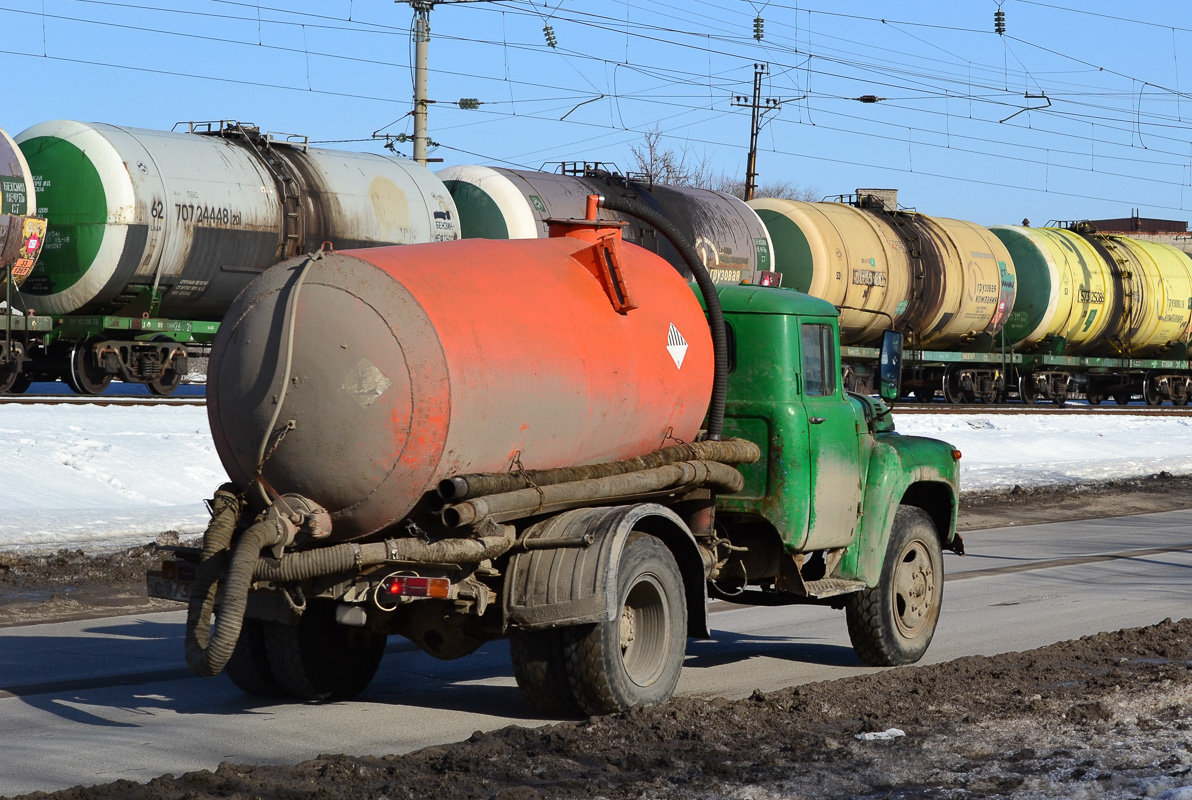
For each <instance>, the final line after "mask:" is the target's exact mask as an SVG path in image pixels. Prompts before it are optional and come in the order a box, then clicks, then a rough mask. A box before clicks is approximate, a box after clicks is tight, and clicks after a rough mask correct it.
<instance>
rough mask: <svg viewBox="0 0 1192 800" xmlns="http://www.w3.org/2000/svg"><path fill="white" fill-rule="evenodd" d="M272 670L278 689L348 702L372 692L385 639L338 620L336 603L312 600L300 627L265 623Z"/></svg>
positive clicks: (297, 695) (301, 696)
mask: <svg viewBox="0 0 1192 800" xmlns="http://www.w3.org/2000/svg"><path fill="white" fill-rule="evenodd" d="M264 633H265V647H266V652H267V655H268V659H269V667H270V669H272V670H273V675H274V677H276V678H277V683H278V686H280V687H281V689H282V691H283V692H285V694H287V695H289V696H290V697H295V698H298V699H299V700H344V699H347V698H349V697H355V696H356V695H358V694H360V693H361V692H363V691H364V690H365V689H366V688H368V684H369V682H370V681H371V680H372V678H373V675H375V674H376V673H377V667H378V666H380V664H381V656H383V655H384V654H385V636H384V635H382V634H379V633H369V632H367V631H364V630H360V629H359V628H349V627H347V626H344V625H339V624H337V623H336V621H335V605H334V604H333V603H325V602H311V603H309V604H308V605H307V608H306V611H305V612H304V613H303V614H302V617H301V618H300V619H299V620H298V624H297V625H284V624H282V623H279V622H266V623H264Z"/></svg>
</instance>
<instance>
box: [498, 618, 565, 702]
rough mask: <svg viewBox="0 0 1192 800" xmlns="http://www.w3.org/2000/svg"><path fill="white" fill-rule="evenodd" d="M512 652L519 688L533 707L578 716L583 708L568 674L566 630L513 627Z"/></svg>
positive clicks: (514, 672) (511, 635)
mask: <svg viewBox="0 0 1192 800" xmlns="http://www.w3.org/2000/svg"><path fill="white" fill-rule="evenodd" d="M509 656H510V658H511V659H512V660H513V675H514V677H515V678H517V688H518V689H520V690H521V693H522V697H524V698H525V699H526V703H527V704H528V705H529V706H530V708H532V709H534V710H535V711H537V712H538V713H539V714H542V715H543V716H547V717H578V716H582V715H583V709H581V708H580V707H579V703H577V702H576V701H575V695H574V694H572V692H571V682H570V681H569V680H568V678H567V658H566V653H565V652H564V637H563V630H562V629H559V628H553V629H550V630H545V631H523V630H521V629H519V628H514V629H513V630H511V631H509Z"/></svg>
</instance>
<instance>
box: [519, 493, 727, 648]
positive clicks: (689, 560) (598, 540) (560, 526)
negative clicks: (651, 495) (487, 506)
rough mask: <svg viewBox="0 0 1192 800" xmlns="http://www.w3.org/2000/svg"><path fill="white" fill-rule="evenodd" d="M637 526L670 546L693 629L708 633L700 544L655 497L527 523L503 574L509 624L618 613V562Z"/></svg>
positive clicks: (543, 624) (538, 626)
mask: <svg viewBox="0 0 1192 800" xmlns="http://www.w3.org/2000/svg"><path fill="white" fill-rule="evenodd" d="M635 531H636V532H639V533H647V534H650V535H652V536H656V537H657V538H658V539H660V540H661V541H662V542H663V543H664V544H665V545H666V546H667V547H668V548H669V549H670V551H671V553H672V554H673V555H674V557H675V561H676V562H677V563H678V565H679V571H680V572H681V573H682V575H683V584H684V588H685V592H686V600H687V635H688V636H690V637H694V638H697V639H706V638H708V613H707V601H708V588H707V581H706V577H705V573H704V562H703V559H702V558H701V557H700V548H699V547H698V545H697V544H696V542H695V537H694V536H692V535H691V531H690V530H689V529H688V527H687V525H686V524H684V522H683V520H682V519H680V518H679V517H678V516H677V515H676V514H675V513H674V512H673V511H671V510H670V509H668V508H665V507H663V506H661V505H658V504H655V503H642V504H639V505H633V506H614V507H605V508H580V509H576V510H574V511H567V512H564V513H562V514H558V515H556V516H554V517H551V518H550V519H548V520H545V521H543V522H539V523H538V524H536V525H534V526H532V527H530V528H529V529H527V531H526V533H525V536H524V539H525V541H526V542H527V544H528V549H526V550H524V551H522V552H519V553H517V554H516V555H514V556H513V558H511V559H510V561H509V567H508V574H507V575H506V577H505V588H504V603H503V606H504V610H505V627H506V628H509V627H511V626H513V627H518V628H522V629H523V630H542V629H546V628H557V627H564V626H568V625H581V624H584V623H588V622H602V621H605V620H613V619H615V618H616V616H617V614H619V613H620V609H619V608H618V605H617V598H616V592H615V587H616V586H617V565H618V563H619V562H620V556H621V551H622V550H623V549H624V548H625V543H626V542H627V541H628V539H629V534H630V533H633V532H635ZM548 541H557V542H559V544H560V546H557V547H553V548H552V547H550V546H549V545H546V544H545V543H546V542H548ZM544 546H545V547H544Z"/></svg>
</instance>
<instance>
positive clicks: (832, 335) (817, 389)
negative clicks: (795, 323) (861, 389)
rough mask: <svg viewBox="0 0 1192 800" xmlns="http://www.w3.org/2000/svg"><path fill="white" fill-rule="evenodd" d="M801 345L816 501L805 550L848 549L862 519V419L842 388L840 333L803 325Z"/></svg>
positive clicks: (817, 325)
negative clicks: (860, 427)
mask: <svg viewBox="0 0 1192 800" xmlns="http://www.w3.org/2000/svg"><path fill="white" fill-rule="evenodd" d="M799 343H800V360H801V367H802V368H801V370H800V374H801V379H802V380H801V382H802V390H803V391H802V395H803V406H804V408H805V409H806V412H807V435H808V456H809V467H810V473H811V474H810V478H811V497H812V503H811V520H810V525H809V530H808V535H807V540H806V541H805V542H804V544H803V546H802V547H801V548H800V549H801V550H804V551H807V550H822V549H827V548H833V547H844V546H846V545H848V544H849V543H851V542H852V540H853V535H854V533H855V532H856V529H857V523H858V520H859V515H860V504H861V477H860V476H861V475H862V469H861V464H860V463H859V462H860V448H859V447H858V442H857V437H858V436H859V432H858V427H857V426H858V422H857V415H856V412H855V409H854V407H853V404H852V403H851V402H849V400H848V399H847V398H846V397H845V396H844V392H843V390H842V388H841V380H840V359H839V352H838V349H837V334H836V329H835V328H834V327H833V326H832V325H830V324H826V323H817V322H803V323H802V324H801V325H800V330H799Z"/></svg>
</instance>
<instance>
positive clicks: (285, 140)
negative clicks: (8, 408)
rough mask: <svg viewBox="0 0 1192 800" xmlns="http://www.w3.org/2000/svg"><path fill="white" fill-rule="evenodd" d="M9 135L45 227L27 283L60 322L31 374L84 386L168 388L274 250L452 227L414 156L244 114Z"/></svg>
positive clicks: (422, 235)
mask: <svg viewBox="0 0 1192 800" xmlns="http://www.w3.org/2000/svg"><path fill="white" fill-rule="evenodd" d="M17 142H18V143H19V144H20V147H21V150H22V151H23V153H24V155H25V156H26V158H27V159H28V162H29V166H30V169H31V171H32V174H33V177H34V181H35V183H36V185H37V188H38V198H39V200H38V206H39V211H40V212H42V213H43V215H44V216H45V217H46V218H47V219H48V221H49V226H50V228H49V234H48V238H47V242H46V248H45V250H46V254H45V257H44V258H43V259H42V261H41V263H40V264H39V265H38V267H37V269H35V270H34V271H33V273H32V274H31V275H30V277H29V279H28V281H27V283H26V285H25V287H24V291H23V294H24V295H25V301H26V303H27V304H28V305H29V306H32V307H35V308H36V309H37V310H39V311H41V312H45V313H49V314H52V315H54V322H55V332H54V335H53V337H52V339H51V341H50V342H49V343H48V344H47V345H46V346H45V347H44V348H42V349H41V350H40V351H37V352H35V353H34V354H33V362H32V364H31V365H30V369H29V370H28V372H29V373H30V375H29V377H32V376H37V377H44V378H50V379H53V378H55V377H58V376H61V377H63V378H65V379H66V380H67V382H69V383H70V384H71V386H72V388H74V389H75V390H76V391H78V392H80V393H88V394H92V393H98V392H100V391H102V390H103V389H104V388H106V386H107V385H108V383H109V382H110V381H111V380H112V379H113V378H116V379H120V380H124V381H133V382H142V383H145V384H146V385H147V386H148V387H149V389H150V390H151V391H153V392H154V393H158V394H166V393H169V392H171V391H173V389H174V388H175V387H176V386H177V385H178V383H179V381H180V380H181V378H182V376H183V375H185V373H186V371H187V358H188V355H195V354H202V353H203V352H204V350H205V347H206V346H208V345H209V343H210V341H211V339H212V337H213V336H214V333H215V331H216V329H217V328H218V321H219V320H220V319H221V317H222V316H223V314H224V313H225V312H226V311H227V309H228V307H229V306H230V305H231V303H232V301H233V299H234V298H235V297H236V295H237V294H238V293H239V292H240V290H241V289H243V288H244V287H245V286H246V285H247V284H248V283H249V281H251V280H252V278H254V277H255V276H256V275H258V274H259V273H261V272H262V271H263V270H264V269H266V268H268V267H270V266H272V265H273V264H275V263H277V262H279V261H281V260H284V259H286V258H289V257H293V256H296V255H299V254H301V253H305V252H310V251H312V250H317V249H319V248H320V247H322V246H323V245H324V243H328V244H329V245H330V246H331V247H333V248H335V249H345V248H361V247H371V246H377V245H388V244H410V243H418V242H433V241H448V240H453V239H456V238H458V212H457V211H456V208H455V204H454V201H453V200H452V199H451V196H450V193H449V192H448V191H447V190H446V188H445V187H444V186H443V184H442V182H441V181H439V180H438V179H437V178H436V177H435V176H434V174H433V173H431V172H430V171H428V170H426V169H425V168H423V167H420V166H418V165H416V164H414V163H413V162H409V161H405V160H402V159H398V158H394V157H390V156H383V155H375V154H369V153H354V152H344V151H334V150H324V149H319V148H313V147H309V146H308V143H307V142H306V140H305V139H304V138H302V137H295V136H285V137H278V136H276V135H272V134H264V133H262V132H261V131H260V129H259V128H257V127H256V126H252V125H248V124H241V123H236V122H227V121H224V122H219V123H201V124H194V123H192V124H191V125H190V128H189V130H188V131H187V132H164V131H154V130H142V129H135V128H124V127H118V126H115V125H107V124H102V123H82V122H74V121H69V120H57V121H52V122H46V123H42V124H39V125H36V126H34V127H32V128H30V129H28V130H26V131H24V132H23V133H21V134H20V135H19V136H18V137H17Z"/></svg>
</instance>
